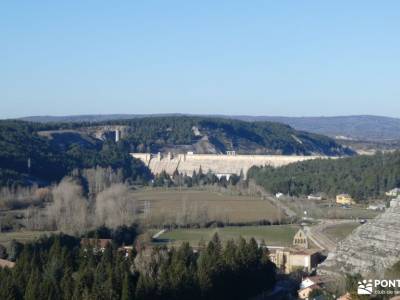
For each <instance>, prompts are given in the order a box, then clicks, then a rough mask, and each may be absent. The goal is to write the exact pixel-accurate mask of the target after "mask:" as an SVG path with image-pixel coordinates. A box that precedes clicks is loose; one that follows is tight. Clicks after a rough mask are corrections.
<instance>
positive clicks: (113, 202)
mask: <svg viewBox="0 0 400 300" xmlns="http://www.w3.org/2000/svg"><path fill="white" fill-rule="evenodd" d="M136 210H137V205H136V201H135V200H134V199H133V198H132V197H131V192H130V190H129V188H128V187H127V186H126V185H124V184H114V185H112V186H110V187H109V188H108V189H106V190H104V191H103V192H101V193H99V194H98V195H97V197H96V205H95V220H96V224H97V225H103V224H104V225H106V226H108V227H112V228H115V227H117V226H120V225H129V224H132V223H133V222H134V220H135V215H136Z"/></svg>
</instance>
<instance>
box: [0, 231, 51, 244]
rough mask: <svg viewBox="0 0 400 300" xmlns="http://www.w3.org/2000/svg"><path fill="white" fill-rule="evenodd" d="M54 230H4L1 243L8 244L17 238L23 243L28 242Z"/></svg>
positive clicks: (1, 234) (0, 235)
mask: <svg viewBox="0 0 400 300" xmlns="http://www.w3.org/2000/svg"><path fill="white" fill-rule="evenodd" d="M52 233H57V232H56V231H54V232H49V231H15V232H2V233H0V244H2V245H8V244H9V243H10V242H11V241H12V240H16V241H18V242H21V243H27V242H30V241H33V240H35V239H37V238H39V237H41V236H43V235H49V234H52Z"/></svg>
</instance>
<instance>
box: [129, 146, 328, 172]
mask: <svg viewBox="0 0 400 300" xmlns="http://www.w3.org/2000/svg"><path fill="white" fill-rule="evenodd" d="M131 155H132V156H133V157H134V158H137V159H140V160H141V161H143V162H144V164H145V165H146V166H148V167H149V169H150V170H151V172H152V173H153V174H155V175H157V174H160V173H161V172H162V171H165V172H166V173H167V174H169V175H172V174H173V173H174V172H175V171H178V172H179V173H181V174H186V175H187V176H192V174H193V172H197V173H198V172H199V170H200V168H201V169H202V171H203V172H208V171H211V172H212V173H214V174H216V175H217V176H218V175H221V174H223V175H224V176H228V175H232V174H236V175H240V174H241V173H243V175H244V176H246V174H247V171H248V170H249V169H250V168H251V167H253V166H272V167H280V166H284V165H287V164H291V163H295V162H299V161H305V160H310V159H318V158H320V159H321V158H327V157H326V156H294V155H238V154H236V153H235V152H234V151H230V152H228V153H227V155H221V154H194V153H193V152H188V153H186V154H177V155H173V154H172V153H170V152H169V153H167V154H161V153H158V154H151V153H131Z"/></svg>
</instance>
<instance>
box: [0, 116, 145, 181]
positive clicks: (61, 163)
mask: <svg viewBox="0 0 400 300" xmlns="http://www.w3.org/2000/svg"><path fill="white" fill-rule="evenodd" d="M56 127H58V126H56ZM44 129H49V128H48V126H45V125H41V124H36V123H28V122H21V121H0V186H3V185H8V186H11V185H19V184H22V185H25V184H30V183H32V182H35V183H42V184H50V183H51V182H54V181H58V180H60V179H61V178H62V177H64V176H66V175H68V174H69V173H70V172H71V171H72V170H74V169H83V168H93V167H96V166H100V167H111V168H113V169H120V170H121V171H122V172H123V176H124V178H126V179H128V178H130V179H132V180H137V179H139V178H142V177H143V178H147V177H148V175H149V171H148V169H147V168H146V167H145V166H144V165H143V164H142V163H141V162H140V161H139V160H136V159H133V158H132V157H131V156H130V155H129V151H128V149H125V148H124V144H116V143H112V142H107V141H97V142H94V143H86V144H83V145H82V144H79V143H71V144H68V147H64V145H58V144H56V143H52V142H51V141H50V140H49V139H47V138H45V137H42V136H40V135H38V132H40V131H41V130H44ZM61 146H63V147H61Z"/></svg>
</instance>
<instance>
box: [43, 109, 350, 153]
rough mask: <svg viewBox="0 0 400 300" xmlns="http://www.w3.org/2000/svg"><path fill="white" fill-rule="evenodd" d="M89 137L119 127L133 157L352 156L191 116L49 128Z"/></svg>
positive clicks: (272, 130) (277, 128) (269, 128)
mask: <svg viewBox="0 0 400 300" xmlns="http://www.w3.org/2000/svg"><path fill="white" fill-rule="evenodd" d="M48 126H52V127H53V128H55V127H57V128H58V129H74V130H76V131H78V132H81V133H82V132H85V131H86V132H88V131H90V128H93V127H96V128H98V127H101V126H103V127H107V126H121V127H123V132H122V138H123V140H124V142H125V143H127V144H129V147H130V148H131V150H132V152H133V151H136V152H157V151H173V152H186V151H195V152H196V153H225V151H228V150H235V151H237V152H238V153H242V154H285V155H295V154H297V155H313V154H320V155H330V156H342V155H352V154H353V152H352V151H351V150H349V149H347V148H344V147H343V146H341V145H340V144H338V143H336V142H335V141H334V140H333V139H331V138H328V137H325V136H321V135H317V134H311V133H307V132H303V131H298V130H294V129H293V128H291V127H290V126H288V125H283V124H279V123H274V122H245V121H239V120H232V119H224V118H208V117H193V116H168V117H146V118H134V119H129V120H114V121H107V122H97V123H64V124H59V125H56V124H53V123H52V124H51V125H50V124H48Z"/></svg>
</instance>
